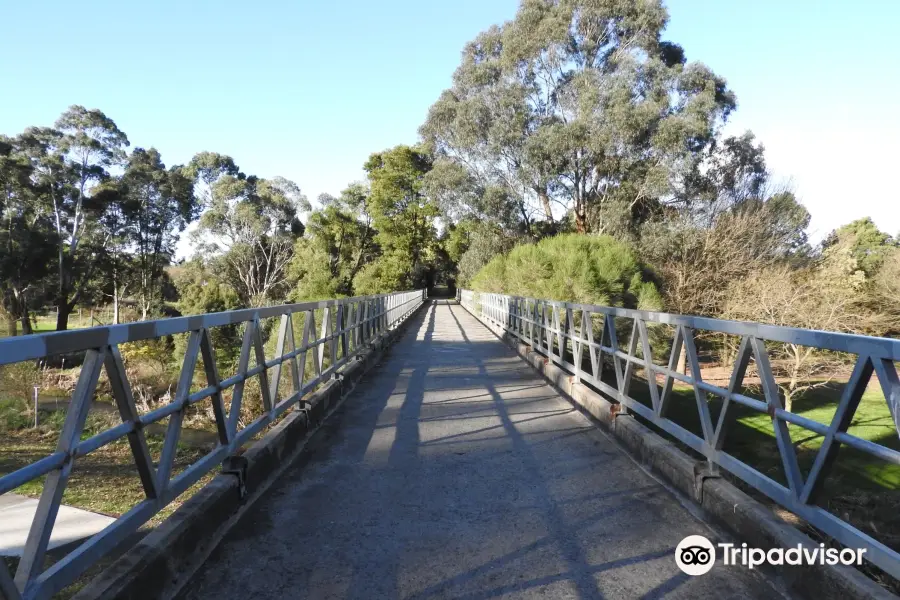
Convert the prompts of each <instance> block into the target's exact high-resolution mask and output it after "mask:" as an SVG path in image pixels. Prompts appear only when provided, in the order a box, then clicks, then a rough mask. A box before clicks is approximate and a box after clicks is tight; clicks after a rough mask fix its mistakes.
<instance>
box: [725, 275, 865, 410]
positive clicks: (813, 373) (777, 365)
mask: <svg viewBox="0 0 900 600" xmlns="http://www.w3.org/2000/svg"><path fill="white" fill-rule="evenodd" d="M723 312H724V315H723V316H724V317H725V318H728V319H736V320H741V321H757V322H760V323H768V324H771V325H781V326H786V327H802V328H805V329H819V330H826V331H843V332H848V333H856V332H859V330H860V317H859V315H858V314H857V312H856V304H855V297H854V292H853V290H852V288H851V286H849V285H848V283H847V281H846V280H845V279H841V278H839V274H838V273H834V272H830V271H829V269H828V268H827V266H820V267H818V268H814V269H800V270H794V269H791V268H790V267H789V266H776V267H767V268H763V269H760V270H756V271H753V272H750V273H748V274H747V276H746V277H744V278H738V279H734V280H732V281H731V283H730V284H729V286H728V295H727V300H726V303H725V307H724V311H723ZM769 354H770V357H771V359H772V361H771V365H772V371H773V375H774V377H775V379H776V383H777V384H778V387H779V388H780V389H781V393H782V395H783V396H784V407H785V410H788V411H790V410H791V409H792V408H793V402H794V400H795V399H797V398H798V397H800V396H801V395H802V394H803V393H804V392H806V391H808V390H810V389H813V388H816V387H821V386H823V385H826V384H828V383H830V382H831V381H832V380H833V379H834V377H835V376H836V375H837V374H838V373H839V372H840V368H841V367H842V366H843V365H844V364H845V361H844V360H843V359H842V357H841V356H840V355H838V354H836V353H833V352H827V351H822V350H818V349H816V348H813V347H808V346H800V345H798V344H787V343H771V344H769Z"/></svg>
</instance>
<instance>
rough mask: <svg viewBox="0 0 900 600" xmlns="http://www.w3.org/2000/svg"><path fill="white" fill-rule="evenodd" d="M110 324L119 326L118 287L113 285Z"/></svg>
mask: <svg viewBox="0 0 900 600" xmlns="http://www.w3.org/2000/svg"><path fill="white" fill-rule="evenodd" d="M112 324H113V325H118V324H119V286H118V285H113V314H112Z"/></svg>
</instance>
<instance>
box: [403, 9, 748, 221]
mask: <svg viewBox="0 0 900 600" xmlns="http://www.w3.org/2000/svg"><path fill="white" fill-rule="evenodd" d="M667 20H668V14H667V12H666V10H665V8H664V7H663V6H662V3H661V2H660V1H658V0H653V1H648V2H633V1H631V0H612V1H608V2H593V1H588V0H572V1H566V2H540V1H526V2H522V4H521V6H520V8H519V11H518V13H517V14H516V17H515V19H514V20H512V21H510V22H508V23H506V24H504V25H502V26H493V27H491V28H489V29H487V30H486V31H483V32H482V33H480V34H479V35H478V36H477V37H476V38H475V39H474V40H473V41H472V42H470V43H469V44H467V45H466V47H465V49H464V51H463V58H462V62H461V64H460V66H459V67H458V68H457V70H456V72H455V73H454V75H453V86H452V87H451V88H450V89H448V90H446V91H445V92H444V93H443V94H442V95H441V97H440V98H439V99H438V101H437V102H436V103H435V104H434V105H433V106H432V107H431V109H430V111H429V114H428V119H427V120H426V122H425V124H424V125H423V126H422V128H421V130H420V131H421V134H422V136H423V138H424V139H425V140H426V142H427V144H428V145H429V148H430V149H432V150H433V151H434V153H435V156H436V164H435V172H436V174H439V176H437V175H436V177H435V182H434V183H435V189H436V190H440V197H441V198H442V199H444V200H445V201H444V202H442V203H444V204H447V205H452V206H454V207H456V208H457V209H460V208H463V207H465V208H468V212H470V214H472V215H473V216H481V215H484V214H491V213H493V215H497V216H499V218H500V220H501V221H503V220H505V219H507V218H509V217H513V218H515V219H519V220H521V222H522V224H523V225H524V229H525V230H526V231H528V232H531V231H532V228H533V226H534V224H535V222H536V221H538V220H544V221H549V222H552V221H554V220H555V216H554V213H553V209H554V205H561V206H563V207H565V209H566V210H567V211H570V212H571V213H572V217H573V221H574V224H575V228H576V230H577V231H579V232H584V231H595V232H610V231H612V230H613V229H621V223H622V221H623V216H626V215H627V216H628V218H633V219H636V220H640V219H641V218H642V217H645V216H646V215H647V214H648V212H649V211H650V210H651V209H652V208H653V207H654V206H655V205H657V204H659V203H660V202H662V201H664V200H666V199H667V198H668V197H669V196H671V195H672V194H673V193H674V192H675V189H674V188H675V185H674V182H676V181H678V180H679V179H681V178H680V177H677V176H673V175H675V174H676V172H689V171H692V170H693V171H696V172H697V173H700V172H702V169H700V168H695V165H697V164H699V163H701V162H702V161H703V160H704V159H705V158H706V151H707V150H709V149H710V148H711V146H712V144H713V141H714V140H715V136H716V132H717V130H718V128H719V125H720V124H721V123H722V121H724V120H725V119H726V118H727V116H728V115H729V113H730V112H731V111H732V110H733V109H734V107H735V103H736V101H735V98H734V95H733V94H732V93H731V92H730V91H729V90H728V89H727V88H726V85H725V81H724V80H723V79H722V78H721V77H718V76H717V75H716V74H714V73H713V72H711V71H710V70H709V69H708V68H707V67H706V66H705V65H703V64H701V63H687V62H686V61H685V58H684V53H683V51H682V50H681V48H680V47H678V46H677V45H676V44H673V43H671V42H665V41H662V40H661V35H662V32H663V29H664V28H665V26H666V21H667ZM498 200H499V201H500V202H499V204H501V205H502V206H504V208H503V209H501V210H497V207H496V205H497V204H498ZM492 205H493V206H494V207H495V208H494V210H490V209H488V207H490V206H492ZM557 210H558V209H557ZM493 215H492V216H493ZM624 220H625V221H627V219H624ZM504 225H506V226H508V223H504Z"/></svg>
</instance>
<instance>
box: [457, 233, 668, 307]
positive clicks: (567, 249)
mask: <svg viewBox="0 0 900 600" xmlns="http://www.w3.org/2000/svg"><path fill="white" fill-rule="evenodd" d="M472 288H473V289H475V290H477V291H483V292H499V293H504V294H512V295H515V296H529V297H534V298H545V299H549V300H564V301H568V302H583V303H587V304H601V305H605V306H624V307H626V308H641V309H644V310H659V309H660V308H661V307H662V299H661V296H660V294H659V290H658V289H657V286H656V284H655V283H654V281H653V279H652V275H651V273H650V272H649V271H648V270H647V269H646V268H645V267H644V265H643V264H642V263H641V262H640V261H639V260H638V258H637V256H636V255H635V253H634V251H632V250H631V248H630V247H629V246H627V245H625V244H623V243H622V242H619V241H617V240H616V239H614V238H612V237H609V236H603V235H601V236H594V235H582V234H574V233H573V234H565V235H557V236H554V237H550V238H545V239H543V240H541V241H540V242H537V243H536V244H525V245H520V246H516V247H515V248H513V249H512V250H511V251H510V252H509V253H508V254H505V255H499V256H496V257H495V258H494V259H492V260H491V261H490V262H489V263H487V264H486V265H485V266H484V267H482V269H481V270H480V271H479V272H478V274H477V275H475V277H474V278H473V279H472Z"/></svg>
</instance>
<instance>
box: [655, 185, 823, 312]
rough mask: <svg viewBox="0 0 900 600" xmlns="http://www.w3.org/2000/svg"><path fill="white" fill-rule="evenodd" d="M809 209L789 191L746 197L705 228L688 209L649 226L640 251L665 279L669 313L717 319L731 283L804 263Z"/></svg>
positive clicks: (806, 250) (806, 248)
mask: <svg viewBox="0 0 900 600" xmlns="http://www.w3.org/2000/svg"><path fill="white" fill-rule="evenodd" d="M808 224H809V213H808V212H807V211H806V209H805V208H804V207H803V206H802V205H800V204H799V203H797V201H796V200H795V199H794V197H793V195H791V194H778V195H776V196H772V197H771V198H769V199H768V200H766V201H764V202H763V201H759V200H748V201H746V202H744V203H743V204H740V205H738V206H736V207H732V208H731V209H730V210H728V211H727V212H724V213H721V214H719V215H718V216H717V217H716V218H715V220H714V221H713V222H712V223H711V224H710V226H706V225H705V224H704V223H703V222H702V221H699V222H698V221H697V220H696V219H694V218H693V216H692V215H691V214H690V213H680V214H675V215H672V216H671V217H670V218H669V219H666V220H657V221H654V222H652V223H650V224H648V225H647V226H646V227H645V228H644V230H643V232H642V235H641V255H642V256H643V257H644V259H645V260H647V262H649V263H650V264H651V265H653V267H654V269H655V270H656V272H657V273H659V275H660V276H661V277H662V280H663V282H664V286H663V288H664V293H665V298H666V306H667V308H668V310H669V311H671V312H675V313H679V314H686V315H700V316H707V317H719V316H721V314H722V310H723V306H724V303H725V301H726V299H727V298H728V295H729V294H730V292H729V291H728V286H729V284H730V283H731V282H732V281H735V280H739V279H742V278H743V277H744V276H745V275H746V274H747V273H748V272H752V271H758V270H760V269H764V268H766V267H772V266H776V265H779V264H785V263H790V262H792V261H797V262H801V263H802V262H803V260H804V258H805V256H806V255H807V254H808V251H809V249H808V245H807V243H806V227H807V225H808Z"/></svg>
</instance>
